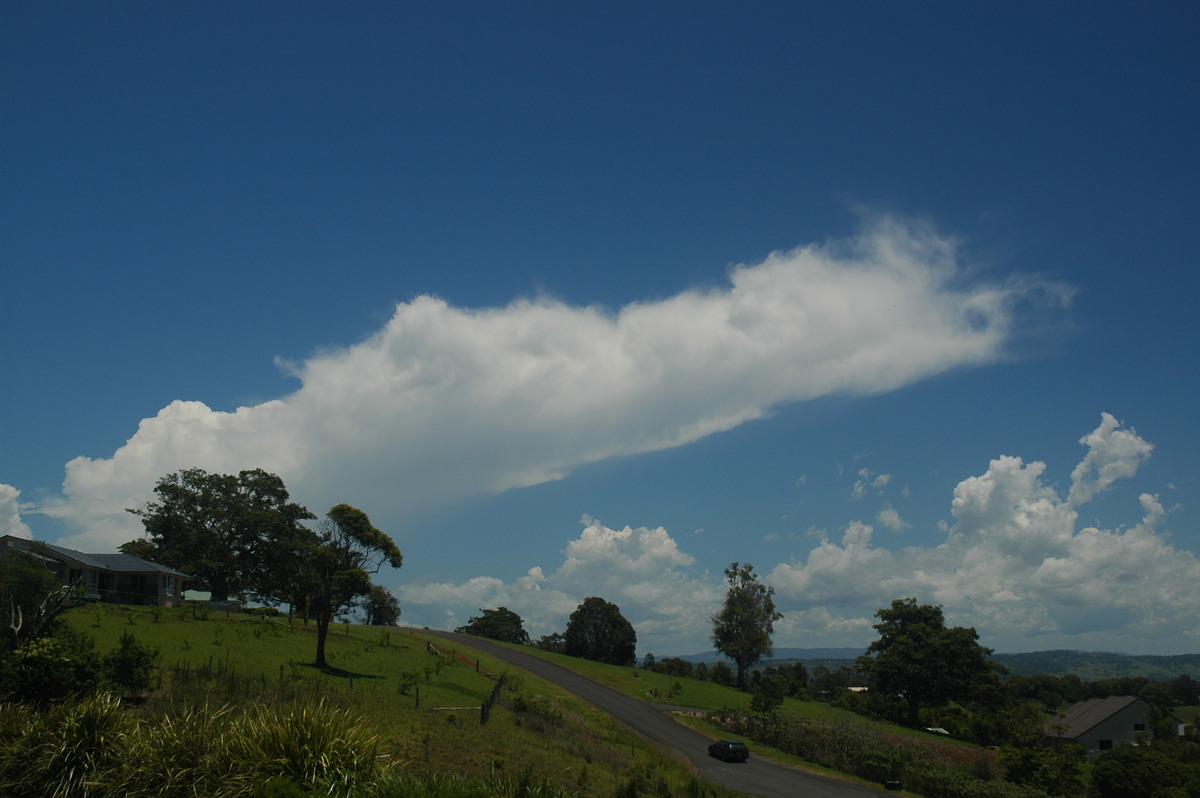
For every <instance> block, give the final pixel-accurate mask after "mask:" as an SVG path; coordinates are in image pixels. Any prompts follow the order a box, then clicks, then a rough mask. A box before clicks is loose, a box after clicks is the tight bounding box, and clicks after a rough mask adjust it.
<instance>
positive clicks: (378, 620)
mask: <svg viewBox="0 0 1200 798" xmlns="http://www.w3.org/2000/svg"><path fill="white" fill-rule="evenodd" d="M362 608H363V612H365V613H366V615H367V626H395V625H396V621H398V620H400V600H399V599H398V598H396V596H395V595H394V594H393V593H392V591H390V590H388V589H387V588H386V587H382V586H380V585H371V590H370V592H368V593H367V597H366V598H365V599H363V602H362Z"/></svg>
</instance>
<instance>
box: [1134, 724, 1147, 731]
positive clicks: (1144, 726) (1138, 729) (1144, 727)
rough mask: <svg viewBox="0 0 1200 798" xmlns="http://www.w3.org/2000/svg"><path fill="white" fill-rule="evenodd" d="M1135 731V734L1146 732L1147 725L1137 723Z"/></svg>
mask: <svg viewBox="0 0 1200 798" xmlns="http://www.w3.org/2000/svg"><path fill="white" fill-rule="evenodd" d="M1133 730H1134V731H1135V732H1139V731H1140V732H1144V731H1145V730H1146V724H1145V723H1135V724H1133Z"/></svg>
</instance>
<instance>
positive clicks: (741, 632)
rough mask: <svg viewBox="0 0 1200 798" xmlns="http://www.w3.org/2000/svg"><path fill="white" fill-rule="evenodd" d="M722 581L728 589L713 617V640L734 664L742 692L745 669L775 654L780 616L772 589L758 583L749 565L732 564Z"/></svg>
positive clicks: (718, 648)
mask: <svg viewBox="0 0 1200 798" xmlns="http://www.w3.org/2000/svg"><path fill="white" fill-rule="evenodd" d="M725 578H726V579H728V580H729V590H728V591H727V592H726V593H725V604H724V606H722V607H721V611H720V612H718V613H717V614H716V615H713V616H712V625H713V631H712V641H713V645H714V646H716V649H717V651H720V652H721V653H722V654H724V655H725V656H727V657H729V658H730V659H731V660H733V662H734V664H735V665H737V686H738V687H739V688H741V689H743V690H745V689H746V671H747V669H749V668H750V666H751V665H753V664H754V663H756V662H758V661H759V660H760V659H762V658H763V657H769V656H770V655H771V653H772V652H773V651H774V647H773V646H772V643H771V634H772V633H773V632H774V631H775V621H778V620H779V619H780V618H782V617H783V615H782V614H781V613H778V612H776V611H775V600H774V599H773V598H772V596H774V595H775V588H773V587H767V586H766V585H764V584H763V583H762V582H760V581H758V575H757V574H755V573H754V566H753V565H751V564H750V563H746V564H745V565H741V564H740V563H736V562H735V563H733V564H732V565H731V566H729V567H728V568H726V569H725Z"/></svg>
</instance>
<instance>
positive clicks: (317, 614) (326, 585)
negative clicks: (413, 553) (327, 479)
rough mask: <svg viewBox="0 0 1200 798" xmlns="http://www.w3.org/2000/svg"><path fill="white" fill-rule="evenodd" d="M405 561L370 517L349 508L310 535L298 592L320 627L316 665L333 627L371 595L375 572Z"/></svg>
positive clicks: (330, 515)
mask: <svg viewBox="0 0 1200 798" xmlns="http://www.w3.org/2000/svg"><path fill="white" fill-rule="evenodd" d="M403 561H404V555H403V554H401V553H400V549H399V548H397V546H396V544H395V542H394V541H393V540H392V539H391V538H390V537H388V536H387V535H386V534H384V533H383V532H381V531H379V530H378V529H376V528H375V526H374V525H373V524H372V523H371V519H370V518H368V517H367V514H366V513H364V512H363V511H362V510H359V509H358V508H356V507H351V506H350V505H348V504H339V505H337V506H335V507H333V508H332V509H331V510H330V511H329V512H328V513H327V514H326V516H325V518H323V519H321V522H320V523H319V524H318V525H317V531H316V532H315V533H310V536H309V538H308V541H307V546H306V547H305V549H304V552H303V560H302V565H301V571H300V572H299V579H298V580H297V584H298V589H299V590H300V591H301V593H302V598H301V599H300V600H301V601H302V602H304V604H305V605H307V608H308V611H309V614H310V615H311V617H312V618H313V619H314V620H315V621H316V624H317V656H316V663H315V664H316V665H317V666H318V667H326V666H327V664H328V663H327V662H326V660H325V639H326V638H327V637H328V635H329V624H330V623H331V622H332V621H333V619H334V618H336V617H337V616H338V615H339V614H341V613H343V612H345V611H347V610H349V609H350V608H351V607H353V606H354V605H355V603H356V602H357V601H358V599H359V598H361V597H363V596H366V595H369V594H370V591H371V587H372V585H371V574H373V573H378V572H379V569H380V568H382V567H383V566H384V565H385V564H386V565H390V566H391V567H393V568H399V567H400V566H401V564H402V563H403Z"/></svg>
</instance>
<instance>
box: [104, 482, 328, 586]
mask: <svg viewBox="0 0 1200 798" xmlns="http://www.w3.org/2000/svg"><path fill="white" fill-rule="evenodd" d="M154 493H155V495H156V496H157V497H158V498H157V500H155V501H152V502H149V503H147V504H146V506H145V507H141V508H136V509H130V510H129V512H131V513H133V514H134V515H137V516H139V517H140V518H141V519H142V525H143V526H144V527H145V528H146V538H144V539H142V540H135V541H130V542H129V543H126V544H125V545H124V546H122V547H121V550H122V551H124V552H126V553H127V554H134V555H135V556H138V557H143V558H145V559H150V560H154V561H155V562H160V563H162V564H164V565H169V566H171V567H172V568H177V569H179V570H181V571H185V572H187V573H190V574H192V575H193V576H195V577H196V579H197V581H198V582H199V583H200V584H201V586H203V587H205V588H207V589H208V590H209V591H211V593H212V597H213V599H214V600H216V601H224V600H226V599H228V598H229V596H231V595H236V594H243V593H247V592H249V593H255V594H258V595H259V596H263V597H266V596H272V595H275V594H278V593H280V592H281V585H280V584H278V577H279V576H280V575H285V574H289V573H291V570H290V569H292V568H293V567H294V565H295V563H293V562H287V561H281V560H280V558H281V557H283V556H284V555H285V554H286V553H287V552H294V551H296V550H297V547H298V546H297V543H298V539H299V537H301V536H302V535H303V532H302V527H301V526H300V522H301V521H304V520H308V519H312V518H315V516H314V515H313V514H312V513H310V512H309V511H308V510H307V509H305V508H304V507H302V506H301V505H299V504H296V503H294V502H292V501H291V500H290V497H289V496H288V491H287V488H286V487H284V484H283V480H282V479H280V478H279V477H278V476H276V475H275V474H271V473H268V472H266V471H264V470H262V469H259V468H256V469H253V470H248V471H241V472H239V473H238V474H236V475H233V474H210V473H208V472H207V471H204V470H203V469H200V468H189V469H186V470H183V471H178V472H175V473H172V474H167V475H166V476H164V477H162V478H161V479H160V480H159V481H158V484H157V485H155V487H154Z"/></svg>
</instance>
